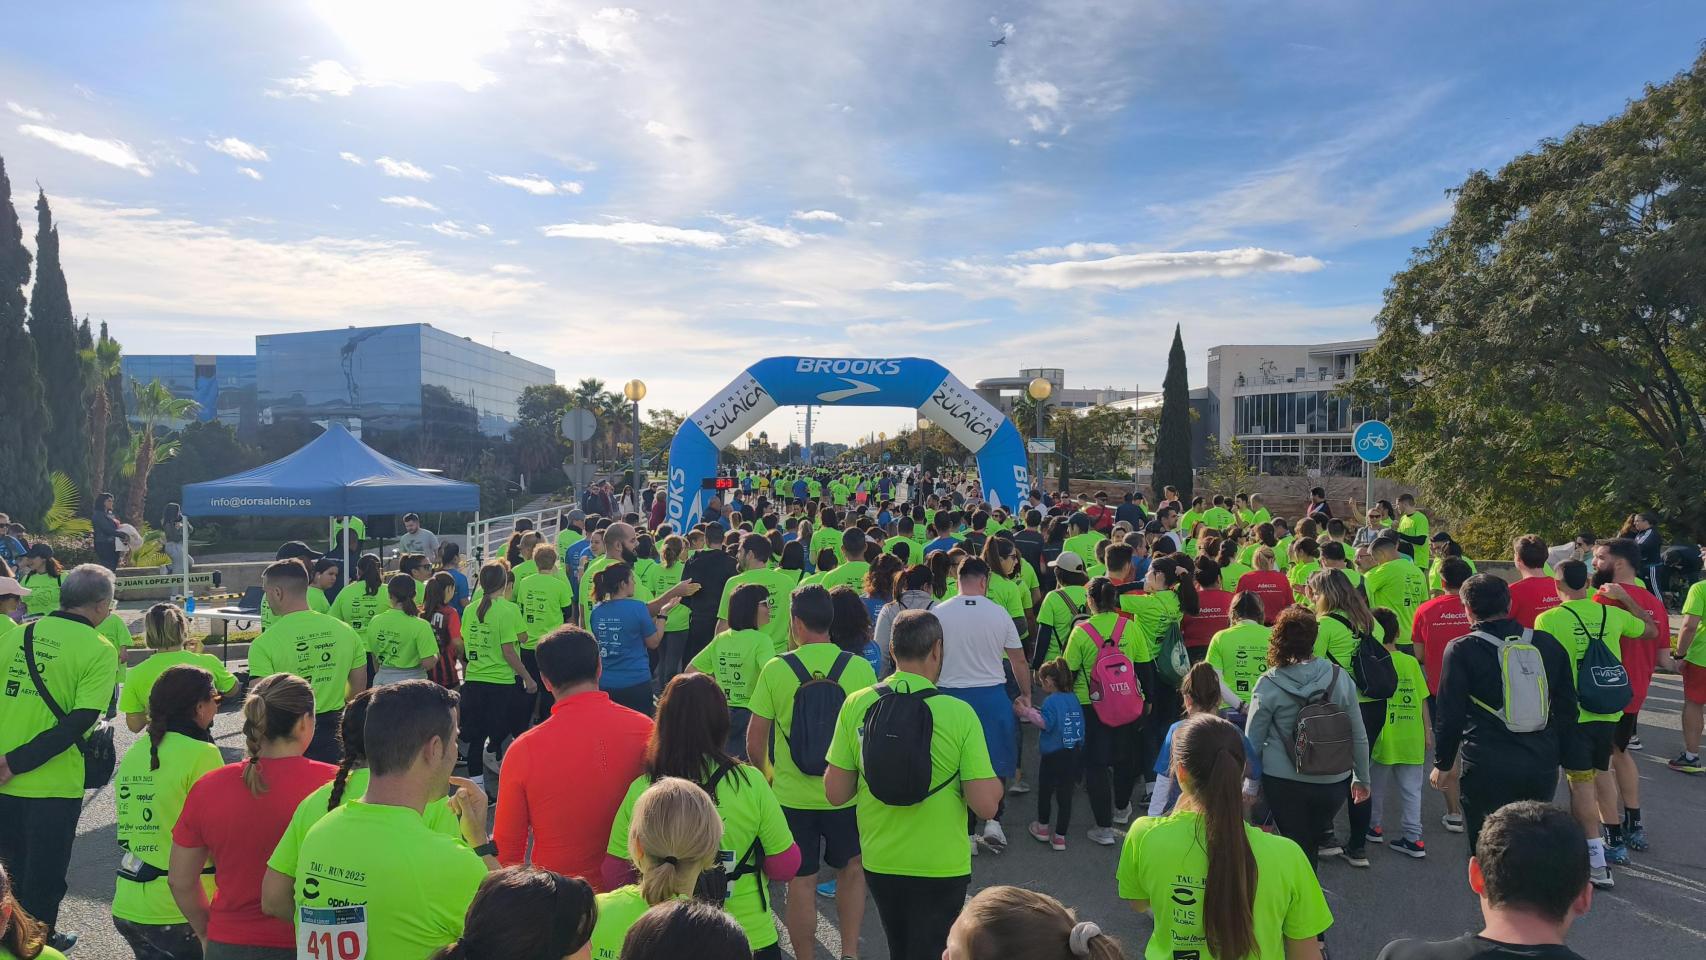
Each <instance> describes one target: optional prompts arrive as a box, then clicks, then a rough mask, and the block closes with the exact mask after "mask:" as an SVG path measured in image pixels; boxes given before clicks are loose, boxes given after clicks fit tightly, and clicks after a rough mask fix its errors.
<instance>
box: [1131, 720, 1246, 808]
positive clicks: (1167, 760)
mask: <svg viewBox="0 0 1706 960" xmlns="http://www.w3.org/2000/svg"><path fill="white" fill-rule="evenodd" d="M1184 722H1185V721H1183V720H1175V721H1173V725H1172V726H1170V727H1168V728H1167V736H1166V738H1165V739H1164V740H1162V741H1161V754H1160V756H1158V757H1156V758H1155V774H1156V776H1171V775H1172V770H1173V732H1174V731H1176V730H1178V729H1179V724H1181V723H1184ZM1239 737H1240V739H1242V740H1243V741H1244V779H1246V780H1260V779H1262V758H1261V756H1260V755H1259V754H1257V753H1256V748H1255V746H1254V745H1252V744H1251V743H1250V738H1249V737H1246V736H1244V735H1243V734H1239ZM1178 799H1179V788H1178V786H1177V785H1176V784H1175V785H1174V787H1173V796H1171V797H1169V798H1168V800H1167V809H1168V810H1171V809H1173V804H1174V803H1175V802H1177V801H1178Z"/></svg>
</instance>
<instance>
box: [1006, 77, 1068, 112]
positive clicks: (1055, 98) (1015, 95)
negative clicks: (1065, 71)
mask: <svg viewBox="0 0 1706 960" xmlns="http://www.w3.org/2000/svg"><path fill="white" fill-rule="evenodd" d="M1007 99H1008V100H1010V101H1012V103H1013V106H1014V107H1016V108H1018V109H1020V110H1024V109H1026V108H1027V107H1031V106H1036V107H1040V108H1042V109H1044V110H1059V109H1060V88H1059V87H1057V86H1055V85H1054V84H1052V83H1049V82H1048V81H1047V80H1026V81H1023V82H1020V83H1015V84H1014V85H1013V86H1011V87H1010V88H1008V91H1007Z"/></svg>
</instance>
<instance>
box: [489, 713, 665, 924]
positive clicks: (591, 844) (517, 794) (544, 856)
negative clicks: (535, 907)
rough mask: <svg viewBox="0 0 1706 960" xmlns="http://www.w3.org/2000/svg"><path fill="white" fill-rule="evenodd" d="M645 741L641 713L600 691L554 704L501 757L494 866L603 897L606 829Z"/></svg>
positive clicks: (636, 771) (640, 765)
mask: <svg viewBox="0 0 1706 960" xmlns="http://www.w3.org/2000/svg"><path fill="white" fill-rule="evenodd" d="M651 736H652V721H651V720H650V719H649V718H648V717H646V716H645V714H642V713H636V712H635V711H633V710H629V709H628V708H627V707H623V706H619V705H618V704H615V703H612V702H611V700H610V695H609V694H607V693H604V692H603V691H593V692H590V693H577V694H575V695H574V696H572V697H566V698H564V699H562V700H558V701H557V703H556V704H555V705H554V706H553V707H552V708H551V716H550V718H549V719H547V720H546V721H545V722H544V723H541V724H540V725H539V726H537V727H534V728H533V729H531V730H529V731H527V732H526V733H524V734H522V735H521V736H519V737H517V738H516V740H515V742H514V743H512V744H510V747H509V750H507V751H505V753H504V762H503V769H502V770H500V771H499V777H498V811H497V822H496V823H495V824H494V826H493V830H492V839H493V840H494V841H496V843H497V845H498V862H499V863H502V864H503V865H504V866H506V867H507V866H511V865H514V864H518V863H523V862H531V863H532V864H533V865H534V866H536V867H543V868H545V869H546V870H555V871H556V872H558V873H561V874H564V875H566V876H570V877H580V878H581V879H583V880H585V881H586V882H587V883H590V884H592V886H593V889H595V890H598V891H600V892H605V890H604V881H603V867H604V851H605V848H606V847H608V846H609V844H610V823H611V821H613V820H615V819H616V811H617V809H618V808H619V807H621V806H622V798H623V797H624V796H626V795H627V793H628V786H629V785H630V784H632V783H633V782H634V778H635V777H638V776H639V775H640V774H642V773H644V772H645V768H646V742H647V741H648V740H650V739H651ZM529 834H531V835H532V837H533V855H532V856H531V857H529V856H528V855H527V839H528V836H529Z"/></svg>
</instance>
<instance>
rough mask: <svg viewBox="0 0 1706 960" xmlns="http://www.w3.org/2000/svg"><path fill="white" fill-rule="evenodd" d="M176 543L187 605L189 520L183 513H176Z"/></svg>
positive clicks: (188, 585) (188, 589) (188, 598)
mask: <svg viewBox="0 0 1706 960" xmlns="http://www.w3.org/2000/svg"><path fill="white" fill-rule="evenodd" d="M169 535H170V534H168V536H169ZM178 543H179V545H180V550H179V553H178V566H179V567H181V568H183V570H182V572H183V575H184V602H185V603H189V600H190V518H189V517H187V516H185V515H184V513H183V511H179V512H178Z"/></svg>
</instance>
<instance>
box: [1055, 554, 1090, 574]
mask: <svg viewBox="0 0 1706 960" xmlns="http://www.w3.org/2000/svg"><path fill="white" fill-rule="evenodd" d="M1049 566H1051V567H1053V568H1055V569H1056V570H1067V571H1070V572H1072V573H1083V572H1084V558H1083V557H1081V556H1079V555H1078V554H1076V553H1073V552H1072V551H1071V550H1065V551H1062V552H1061V554H1060V556H1058V557H1055V558H1054V559H1053V560H1050V561H1049Z"/></svg>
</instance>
